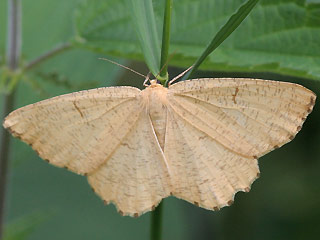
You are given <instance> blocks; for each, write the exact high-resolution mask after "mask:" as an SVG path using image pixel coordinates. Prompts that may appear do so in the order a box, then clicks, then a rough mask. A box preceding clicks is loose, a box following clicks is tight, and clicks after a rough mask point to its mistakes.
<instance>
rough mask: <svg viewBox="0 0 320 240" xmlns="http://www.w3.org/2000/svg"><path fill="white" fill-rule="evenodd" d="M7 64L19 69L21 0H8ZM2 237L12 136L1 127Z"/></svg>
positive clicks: (7, 105) (7, 99) (7, 98)
mask: <svg viewBox="0 0 320 240" xmlns="http://www.w3.org/2000/svg"><path fill="white" fill-rule="evenodd" d="M7 34H8V35H7V36H8V38H7V65H8V68H9V69H10V70H11V71H12V72H14V71H16V70H17V69H18V66H19V61H20V57H21V0H8V30H7ZM14 95H15V91H14V90H13V91H12V92H11V93H9V94H6V95H4V96H3V98H4V101H3V103H4V108H3V116H4V117H5V116H6V115H7V114H8V113H9V112H11V111H12V110H13V105H14ZM0 131H1V132H0V134H1V138H0V141H1V142H0V143H1V148H0V239H2V236H3V228H4V227H3V225H4V211H5V193H6V185H7V184H6V183H7V176H8V159H9V147H10V136H9V133H8V132H7V131H6V130H4V129H3V128H1V130H0Z"/></svg>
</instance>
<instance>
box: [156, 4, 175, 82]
mask: <svg viewBox="0 0 320 240" xmlns="http://www.w3.org/2000/svg"><path fill="white" fill-rule="evenodd" d="M171 13H172V0H166V6H165V10H164V19H163V30H162V47H161V61H160V69H161V70H160V74H159V75H160V78H159V80H160V81H161V84H162V85H164V84H165V83H166V82H167V81H168V78H169V77H168V55H169V44H170V26H171Z"/></svg>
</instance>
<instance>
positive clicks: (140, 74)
mask: <svg viewBox="0 0 320 240" xmlns="http://www.w3.org/2000/svg"><path fill="white" fill-rule="evenodd" d="M99 59H100V60H104V61H108V62H111V63H113V64H115V65H118V66H120V67H123V68H125V69H127V70H129V71H131V72H133V73H135V74H138V75H139V76H141V77H144V78H145V79H146V78H148V76H145V75H143V74H142V73H139V72H137V71H135V70H133V69H131V68H129V67H126V66H124V65H122V64H120V63H117V62H114V61H112V60H110V59H107V58H99Z"/></svg>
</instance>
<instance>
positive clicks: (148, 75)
mask: <svg viewBox="0 0 320 240" xmlns="http://www.w3.org/2000/svg"><path fill="white" fill-rule="evenodd" d="M150 74H151V72H149V73H148V74H147V77H146V79H145V80H144V82H143V86H145V87H148V86H149V85H148V84H147V82H148V81H149V83H150Z"/></svg>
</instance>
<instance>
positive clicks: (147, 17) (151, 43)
mask: <svg viewBox="0 0 320 240" xmlns="http://www.w3.org/2000/svg"><path fill="white" fill-rule="evenodd" d="M128 1H129V2H130V3H131V4H130V5H129V7H130V9H131V11H132V13H131V14H132V23H133V28H134V29H135V30H136V31H137V35H138V38H139V41H140V46H141V48H142V52H143V54H144V58H145V60H146V63H147V65H148V67H149V69H150V71H151V72H152V74H153V75H157V74H158V73H159V71H160V68H159V67H160V44H159V37H158V32H157V25H156V20H155V16H154V11H153V5H152V0H128Z"/></svg>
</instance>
